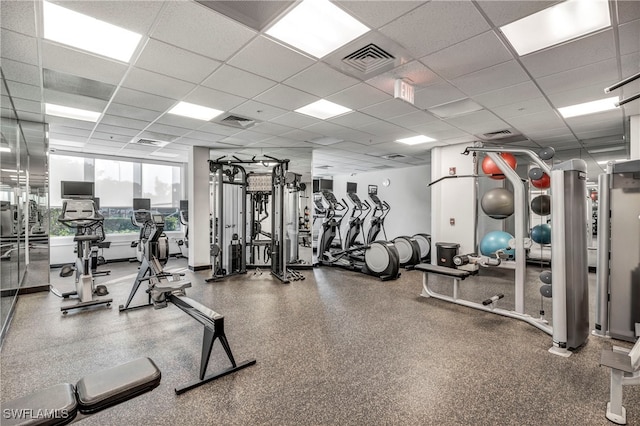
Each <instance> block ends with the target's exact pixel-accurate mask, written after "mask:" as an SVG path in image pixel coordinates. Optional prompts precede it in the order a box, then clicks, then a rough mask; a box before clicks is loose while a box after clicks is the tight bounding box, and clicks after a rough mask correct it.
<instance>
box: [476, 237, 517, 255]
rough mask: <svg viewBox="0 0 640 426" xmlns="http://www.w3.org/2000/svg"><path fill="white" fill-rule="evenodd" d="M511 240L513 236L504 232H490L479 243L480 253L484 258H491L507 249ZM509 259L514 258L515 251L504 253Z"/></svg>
mask: <svg viewBox="0 0 640 426" xmlns="http://www.w3.org/2000/svg"><path fill="white" fill-rule="evenodd" d="M511 239H513V236H512V235H511V234H509V233H508V232H504V231H491V232H489V233H488V234H487V235H485V236H484V237H483V238H482V241H480V253H482V254H483V255H485V256H493V255H494V254H495V253H496V251H498V250H504V249H506V248H507V247H509V240H511ZM504 252H505V253H506V254H507V255H509V257H510V258H513V257H515V255H516V251H515V250H514V249H510V250H505V251H504Z"/></svg>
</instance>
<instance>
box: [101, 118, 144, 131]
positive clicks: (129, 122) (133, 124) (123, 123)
mask: <svg viewBox="0 0 640 426" xmlns="http://www.w3.org/2000/svg"><path fill="white" fill-rule="evenodd" d="M100 124H108V125H111V126H118V127H126V128H128V129H135V130H142V129H144V128H145V127H147V125H148V124H149V123H148V122H147V121H142V120H134V119H132V118H125V117H117V116H115V115H108V114H105V115H104V117H103V118H102V120H100Z"/></svg>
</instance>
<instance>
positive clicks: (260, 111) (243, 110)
mask: <svg viewBox="0 0 640 426" xmlns="http://www.w3.org/2000/svg"><path fill="white" fill-rule="evenodd" d="M231 112H232V113H234V114H240V115H244V116H245V117H249V118H253V119H255V120H258V121H270V120H273V119H274V118H276V117H278V116H280V115H283V114H285V113H287V112H288V111H287V110H286V109H282V108H278V107H275V106H272V105H267V104H263V103H262V102H256V101H247V102H245V103H243V104H242V105H240V106H238V107H235V108H234V109H232V110H231Z"/></svg>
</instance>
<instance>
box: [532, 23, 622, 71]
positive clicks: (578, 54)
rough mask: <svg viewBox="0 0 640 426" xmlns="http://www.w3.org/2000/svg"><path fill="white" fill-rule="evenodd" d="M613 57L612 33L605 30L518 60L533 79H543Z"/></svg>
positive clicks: (614, 50)
mask: <svg viewBox="0 0 640 426" xmlns="http://www.w3.org/2000/svg"><path fill="white" fill-rule="evenodd" d="M615 55H616V49H615V43H614V40H613V31H611V30H607V31H602V32H599V33H596V34H594V35H591V36H588V37H583V38H579V39H577V40H574V41H571V42H568V43H563V44H561V45H559V46H555V47H551V48H549V49H545V50H541V51H539V52H534V53H531V54H529V55H525V56H523V57H521V58H520V59H521V61H522V63H523V64H524V66H525V67H526V68H527V70H528V71H529V72H530V73H531V75H532V76H533V77H543V76H545V75H550V74H556V73H559V72H562V71H567V70H570V69H572V68H578V67H583V66H585V65H588V64H591V63H594V62H601V61H604V60H606V59H610V58H613V57H615Z"/></svg>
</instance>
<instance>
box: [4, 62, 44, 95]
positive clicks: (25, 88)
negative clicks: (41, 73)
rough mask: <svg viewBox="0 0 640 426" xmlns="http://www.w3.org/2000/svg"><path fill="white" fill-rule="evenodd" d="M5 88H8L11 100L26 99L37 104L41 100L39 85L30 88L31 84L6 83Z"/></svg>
mask: <svg viewBox="0 0 640 426" xmlns="http://www.w3.org/2000/svg"><path fill="white" fill-rule="evenodd" d="M3 65H4V64H3ZM3 70H4V68H3ZM7 86H9V92H10V93H11V97H12V98H20V99H28V100H30V101H38V102H39V101H41V100H42V94H41V93H40V85H39V84H38V85H37V86H32V85H31V84H22V83H17V82H14V81H7Z"/></svg>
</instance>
